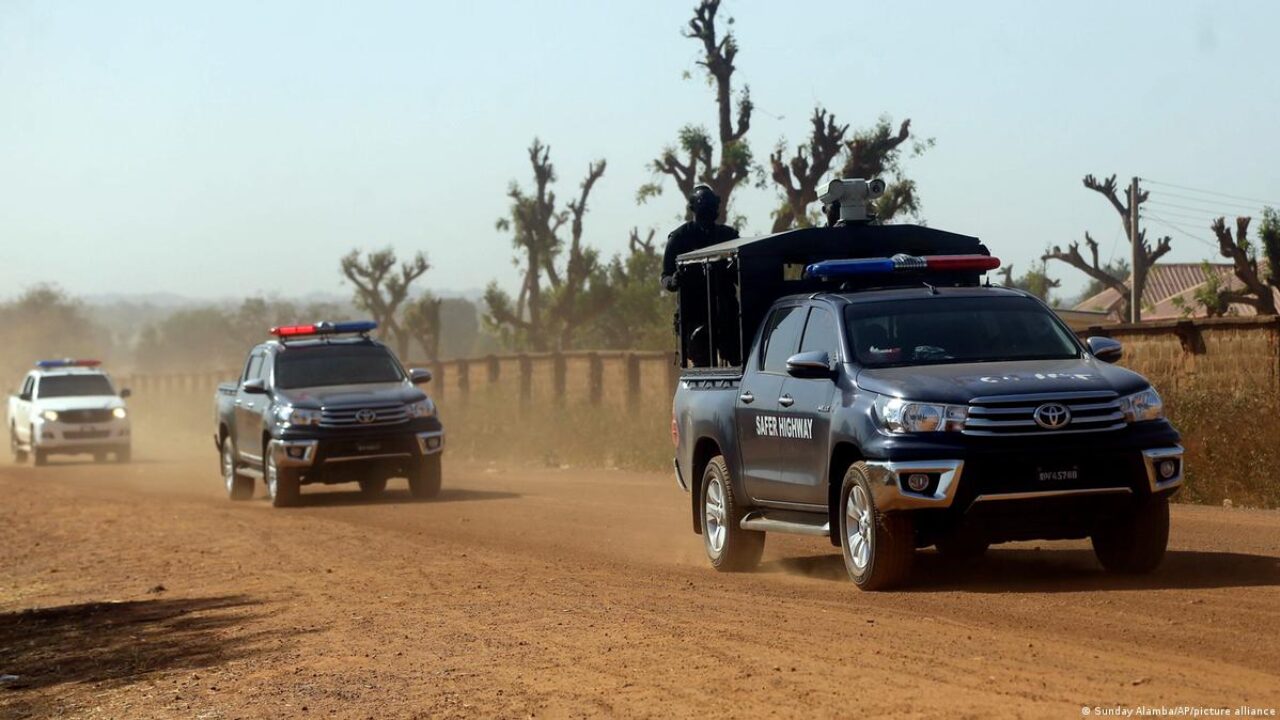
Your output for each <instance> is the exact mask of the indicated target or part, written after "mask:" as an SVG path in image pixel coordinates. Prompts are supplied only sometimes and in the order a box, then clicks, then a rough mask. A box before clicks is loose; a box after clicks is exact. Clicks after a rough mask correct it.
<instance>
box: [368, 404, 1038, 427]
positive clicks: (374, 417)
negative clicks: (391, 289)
mask: <svg viewBox="0 0 1280 720" xmlns="http://www.w3.org/2000/svg"><path fill="white" fill-rule="evenodd" d="M1037 412H1038V411H1037ZM377 419H378V413H376V412H374V411H372V410H370V409H369V408H365V409H363V410H357V411H356V422H358V423H360V424H361V425H368V424H369V423H371V422H373V421H374V420H377ZM1046 427H1048V426H1046Z"/></svg>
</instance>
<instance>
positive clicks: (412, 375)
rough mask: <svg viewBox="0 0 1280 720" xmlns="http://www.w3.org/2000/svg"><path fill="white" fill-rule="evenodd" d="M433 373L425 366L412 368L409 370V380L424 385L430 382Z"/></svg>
mask: <svg viewBox="0 0 1280 720" xmlns="http://www.w3.org/2000/svg"><path fill="white" fill-rule="evenodd" d="M432 377H433V375H432V374H431V371H430V370H427V369H426V368H412V369H410V370H409V382H411V383H413V384H414V385H426V384H427V383H429V382H431V378H432Z"/></svg>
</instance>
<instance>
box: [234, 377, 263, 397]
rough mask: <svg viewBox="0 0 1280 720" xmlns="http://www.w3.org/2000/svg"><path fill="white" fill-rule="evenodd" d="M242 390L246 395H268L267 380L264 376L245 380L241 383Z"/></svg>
mask: <svg viewBox="0 0 1280 720" xmlns="http://www.w3.org/2000/svg"><path fill="white" fill-rule="evenodd" d="M240 391H241V392H243V393H244V394H246V395H266V394H267V382H266V381H265V380H263V379H262V378H254V379H252V380H245V381H244V383H243V384H242V385H240Z"/></svg>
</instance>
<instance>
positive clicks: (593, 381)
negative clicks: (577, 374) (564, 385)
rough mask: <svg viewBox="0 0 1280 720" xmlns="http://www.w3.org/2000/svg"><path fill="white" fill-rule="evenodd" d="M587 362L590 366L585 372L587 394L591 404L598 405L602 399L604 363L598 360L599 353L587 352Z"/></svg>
mask: <svg viewBox="0 0 1280 720" xmlns="http://www.w3.org/2000/svg"><path fill="white" fill-rule="evenodd" d="M587 363H588V364H589V366H590V370H589V371H588V373H587V383H588V390H587V395H588V397H590V399H591V404H592V405H595V406H599V405H600V402H601V401H602V400H603V399H604V363H603V362H601V361H600V353H595V352H593V353H590V354H588V355H587Z"/></svg>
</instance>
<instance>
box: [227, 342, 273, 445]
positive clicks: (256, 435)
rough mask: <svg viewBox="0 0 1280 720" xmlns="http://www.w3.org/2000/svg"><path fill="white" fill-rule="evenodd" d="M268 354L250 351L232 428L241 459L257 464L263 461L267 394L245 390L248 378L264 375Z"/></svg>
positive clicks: (236, 402)
mask: <svg viewBox="0 0 1280 720" xmlns="http://www.w3.org/2000/svg"><path fill="white" fill-rule="evenodd" d="M266 354H267V353H266V351H265V350H254V351H253V352H251V353H249V360H248V362H246V363H245V366H244V373H242V374H241V375H240V385H239V386H238V387H237V388H236V401H235V416H236V422H235V427H234V428H232V432H233V433H234V434H235V438H236V451H237V452H239V453H240V459H241V460H246V461H248V462H250V463H253V464H255V465H256V464H258V463H261V462H262V411H263V409H264V408H265V405H266V402H267V396H266V395H254V394H251V393H247V392H245V391H244V384H245V381H247V380H253V379H256V378H258V377H261V376H262V368H263V365H264V360H265V359H266Z"/></svg>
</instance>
